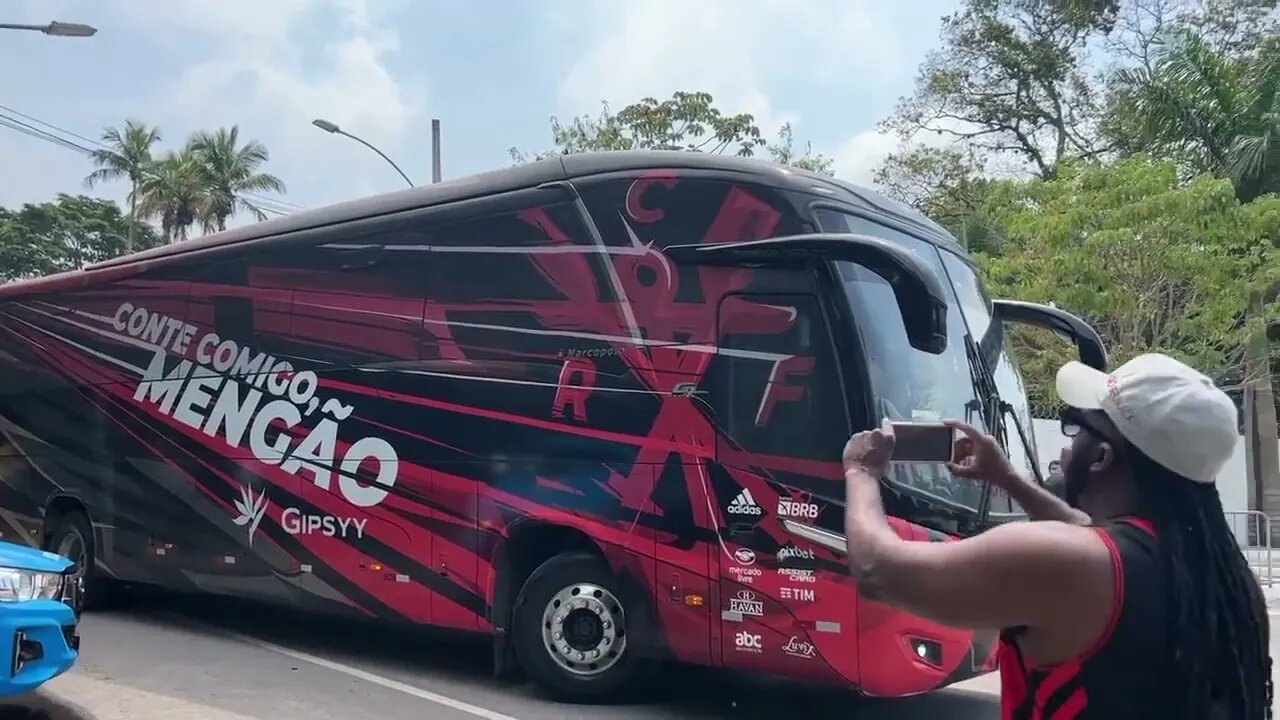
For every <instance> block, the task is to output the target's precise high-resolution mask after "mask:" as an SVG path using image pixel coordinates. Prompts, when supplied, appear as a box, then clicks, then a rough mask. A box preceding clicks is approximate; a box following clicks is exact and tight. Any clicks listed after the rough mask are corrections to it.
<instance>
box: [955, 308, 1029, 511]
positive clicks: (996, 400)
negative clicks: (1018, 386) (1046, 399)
mask: <svg viewBox="0 0 1280 720" xmlns="http://www.w3.org/2000/svg"><path fill="white" fill-rule="evenodd" d="M993 324H994V323H993ZM988 330H990V329H989V328H988ZM990 334H991V333H990V332H988V333H987V335H988V336H990ZM984 339H985V338H984ZM964 350H965V355H966V356H967V358H968V360H969V378H970V380H971V382H972V383H973V390H974V394H975V395H977V397H976V398H974V399H973V400H972V401H970V402H971V403H974V404H976V405H977V410H978V411H979V412H980V413H981V414H982V423H983V425H986V427H987V432H988V433H990V434H991V435H992V436H993V437H995V439H996V442H997V443H999V445H1000V449H1001V450H1003V451H1004V452H1005V453H1006V454H1008V452H1009V435H1008V433H1007V432H1006V431H1005V425H1004V407H1005V406H1006V405H1007V403H1005V402H1004V401H1003V400H1001V399H1000V391H999V389H998V388H997V387H996V378H995V375H994V374H993V373H992V370H991V365H988V364H987V360H986V358H985V357H984V356H983V352H982V349H981V348H980V347H979V345H978V343H976V342H974V340H973V335H971V334H969V333H965V335H964ZM967 409H969V406H968V405H966V410H967ZM1014 422H1015V423H1016V422H1017V417H1016V416H1015V418H1014ZM1019 432H1021V430H1019ZM1023 445H1024V446H1025V445H1026V443H1025V441H1024V442H1023ZM990 508H991V484H990V482H987V486H986V488H985V489H984V490H983V493H982V499H981V500H980V501H979V502H978V518H979V519H982V518H985V517H987V515H988V511H989V510H990Z"/></svg>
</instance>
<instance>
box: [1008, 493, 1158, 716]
mask: <svg viewBox="0 0 1280 720" xmlns="http://www.w3.org/2000/svg"><path fill="white" fill-rule="evenodd" d="M1092 530H1093V531H1094V532H1096V533H1097V534H1098V536H1099V537H1100V538H1102V541H1103V542H1105V543H1106V544H1107V548H1108V549H1109V550H1110V551H1111V562H1112V569H1113V572H1114V574H1115V588H1116V590H1115V596H1114V603H1113V606H1112V609H1111V616H1110V620H1109V621H1108V623H1107V626H1106V629H1105V630H1104V631H1103V633H1102V635H1100V636H1099V637H1098V640H1097V642H1096V643H1094V645H1093V646H1092V647H1091V648H1090V649H1088V650H1087V651H1085V652H1084V653H1082V654H1081V655H1079V656H1077V657H1075V658H1073V659H1071V660H1068V661H1066V662H1061V663H1057V664H1055V665H1051V666H1032V665H1030V664H1028V663H1027V662H1026V661H1025V659H1024V658H1023V656H1022V651H1021V649H1020V648H1019V647H1018V636H1019V635H1021V634H1022V632H1023V631H1024V630H1025V628H1012V629H1009V630H1005V631H1004V632H1002V633H1001V634H1000V645H999V650H998V657H999V662H1000V685H1001V688H1000V690H1001V702H1000V717H1001V720H1104V719H1105V720H1145V719H1147V718H1151V719H1152V720H1155V719H1156V718H1160V719H1161V720H1164V719H1165V718H1170V717H1174V716H1173V715H1170V714H1168V710H1164V709H1161V708H1162V706H1163V704H1164V703H1163V702H1162V700H1163V694H1165V692H1166V688H1162V686H1161V672H1160V668H1161V667H1162V665H1163V664H1162V663H1161V662H1160V659H1161V658H1163V657H1167V656H1168V652H1169V650H1168V649H1167V648H1168V647H1169V639H1168V635H1169V633H1168V627H1169V625H1168V624H1167V622H1166V619H1167V617H1168V608H1167V603H1166V601H1165V594H1166V587H1167V586H1168V583H1167V580H1166V578H1165V570H1164V566H1163V564H1162V563H1161V562H1160V558H1159V556H1158V555H1157V553H1156V537H1155V530H1154V529H1153V527H1152V526H1151V524H1150V523H1149V522H1147V521H1145V520H1139V519H1134V518H1124V519H1120V520H1114V521H1110V522H1108V523H1105V524H1103V525H1100V526H1095V527H1093V528H1092Z"/></svg>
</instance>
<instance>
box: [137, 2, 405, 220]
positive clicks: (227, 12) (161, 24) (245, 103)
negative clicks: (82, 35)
mask: <svg viewBox="0 0 1280 720" xmlns="http://www.w3.org/2000/svg"><path fill="white" fill-rule="evenodd" d="M398 4H399V3H397V2H392V3H388V2H385V1H375V0H269V1H268V2H264V1H263V0H219V1H218V2H205V1H204V0H169V2H168V3H166V8H165V12H161V13H157V12H155V11H154V8H152V7H151V6H150V5H149V4H147V3H133V2H123V3H121V6H122V8H121V9H122V11H124V12H127V13H132V14H133V15H134V17H132V18H131V19H130V20H131V22H133V23H135V24H136V26H138V27H141V28H143V29H145V30H146V31H149V32H150V33H152V34H154V35H155V36H156V37H157V39H158V40H160V41H161V42H168V43H170V44H184V45H195V46H196V47H200V46H203V45H206V44H207V45H208V46H209V48H210V51H209V52H208V54H207V55H206V56H204V57H201V58H199V59H196V60H195V61H194V62H192V63H191V64H189V65H187V66H186V67H185V68H184V69H183V71H182V72H181V74H180V76H179V78H178V80H177V82H176V83H174V86H173V87H171V88H167V89H166V103H165V109H166V112H167V114H168V115H169V116H170V120H169V122H170V123H171V124H173V125H174V127H172V128H170V127H164V129H165V130H166V131H167V132H166V141H167V142H168V143H171V144H176V143H178V142H181V141H182V139H183V138H184V137H185V135H186V134H187V133H189V132H191V131H192V130H194V129H196V128H203V127H210V126H217V125H230V124H232V123H238V124H239V125H240V127H241V130H242V134H243V135H244V136H246V137H252V138H255V139H258V140H261V141H262V142H263V143H265V144H266V145H267V147H268V148H270V150H271V152H272V162H271V165H270V169H271V170H272V171H273V172H275V173H276V174H278V175H280V176H281V177H282V178H283V179H284V180H285V181H286V182H287V183H289V184H290V185H291V186H294V185H297V184H306V183H313V184H314V185H315V187H308V188H307V189H308V192H306V196H307V197H308V198H309V199H310V200H311V201H312V202H313V203H317V204H318V203H325V202H332V201H336V200H341V199H347V198H350V197H352V196H353V195H355V194H358V193H360V192H364V193H365V194H369V193H370V192H373V191H376V190H379V189H380V190H387V189H392V188H394V187H395V186H396V184H397V183H398V182H399V178H398V177H397V176H396V175H395V174H394V172H393V171H392V170H391V169H390V168H387V169H386V175H387V177H386V184H385V185H383V186H381V187H368V186H367V185H366V184H365V183H362V182H359V181H358V180H356V181H353V180H351V179H350V177H349V176H350V175H351V174H355V175H356V176H357V177H360V176H366V175H367V176H369V177H374V178H378V177H381V175H380V173H381V169H380V168H378V164H380V163H382V162H383V161H382V160H381V159H379V158H378V157H376V156H375V155H373V154H372V153H370V152H369V151H368V150H367V149H366V148H364V147H361V146H359V145H358V144H357V143H354V142H352V141H350V140H347V139H345V138H339V137H333V136H331V135H328V134H326V133H324V132H322V131H321V130H319V129H317V128H314V127H312V126H311V121H312V120H313V119H315V118H317V117H323V118H325V119H327V120H330V121H333V122H335V123H337V124H338V125H340V126H342V127H343V129H344V130H347V131H349V132H352V133H354V134H356V135H359V136H360V137H362V138H363V139H365V140H367V141H368V142H370V143H372V144H374V145H376V146H378V147H380V148H382V149H383V150H384V151H385V152H387V153H388V154H391V155H393V156H394V152H395V149H396V148H397V147H398V146H399V145H400V144H401V142H402V141H403V140H404V139H405V137H406V133H407V132H408V130H409V128H410V127H411V125H412V124H413V122H414V120H415V118H416V116H417V115H418V113H419V110H420V108H421V107H422V106H423V103H424V100H425V96H424V92H423V91H422V87H423V84H422V83H421V82H418V81H417V80H416V79H415V78H407V77H405V76H404V74H403V73H401V74H400V75H398V76H397V75H394V74H393V73H392V72H391V70H390V69H389V68H388V65H387V59H388V57H389V56H390V55H392V54H394V53H395V52H396V51H397V50H398V49H399V44H398V43H399V40H398V35H397V32H396V28H395V27H394V26H393V25H391V24H390V23H389V22H388V20H387V13H388V11H390V10H391V9H393V7H394V6H395V5H398ZM317 17H323V18H324V19H325V23H324V24H325V26H326V27H327V28H328V32H327V33H326V34H324V35H322V36H320V37H316V36H315V33H316V31H317V28H318V23H315V22H314V21H315V19H316V18H317ZM335 19H336V20H337V21H338V22H334V21H335ZM172 51H173V52H174V53H175V54H176V53H180V52H184V50H183V49H182V48H179V47H174V48H173V49H172ZM365 168H377V169H373V170H370V171H369V172H368V173H366V172H363V169H365ZM357 169H358V170H357ZM353 171H354V173H353ZM326 179H328V181H327V182H326ZM291 189H292V187H291Z"/></svg>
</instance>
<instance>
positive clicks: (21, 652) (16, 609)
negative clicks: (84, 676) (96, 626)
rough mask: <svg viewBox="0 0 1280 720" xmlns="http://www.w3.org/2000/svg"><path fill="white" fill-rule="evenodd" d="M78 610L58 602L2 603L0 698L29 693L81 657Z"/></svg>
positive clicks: (0, 605)
mask: <svg viewBox="0 0 1280 720" xmlns="http://www.w3.org/2000/svg"><path fill="white" fill-rule="evenodd" d="M79 650H80V634H79V629H78V626H77V623H76V614H75V611H73V610H72V609H71V607H70V606H68V605H67V604H65V603H62V602H59V601H57V600H32V601H29V602H17V603H0V663H2V664H3V667H2V668H0V697H7V696H10V695H21V694H23V693H28V692H31V691H33V690H35V689H36V688H38V687H40V686H41V685H43V684H45V683H46V682H48V681H49V680H52V679H53V678H55V677H57V676H59V675H61V674H62V673H64V672H66V671H67V670H69V669H70V668H71V666H72V665H74V664H75V662H76V658H77V657H78V656H79Z"/></svg>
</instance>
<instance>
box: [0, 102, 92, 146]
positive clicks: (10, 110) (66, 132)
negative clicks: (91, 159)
mask: <svg viewBox="0 0 1280 720" xmlns="http://www.w3.org/2000/svg"><path fill="white" fill-rule="evenodd" d="M0 110H4V111H5V112H8V113H12V114H14V115H17V116H19V117H23V118H26V119H27V120H30V121H32V122H34V123H37V124H40V125H44V126H45V127H48V128H53V129H54V130H57V131H58V132H60V133H62V134H63V135H70V136H71V137H73V138H76V139H78V140H84V141H85V142H87V143H90V144H93V145H97V146H98V147H100V148H104V149H105V148H106V147H107V146H106V145H104V144H102V143H101V142H100V141H98V140H94V139H92V138H87V137H85V136H83V135H79V134H77V133H73V132H71V131H70V130H67V129H66V128H61V127H58V126H57V125H54V124H53V123H50V122H45V121H44V120H41V119H40V118H38V117H32V116H30V115H28V114H26V113H24V112H21V111H19V110H14V109H13V108H11V107H7V106H5V105H0Z"/></svg>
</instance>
